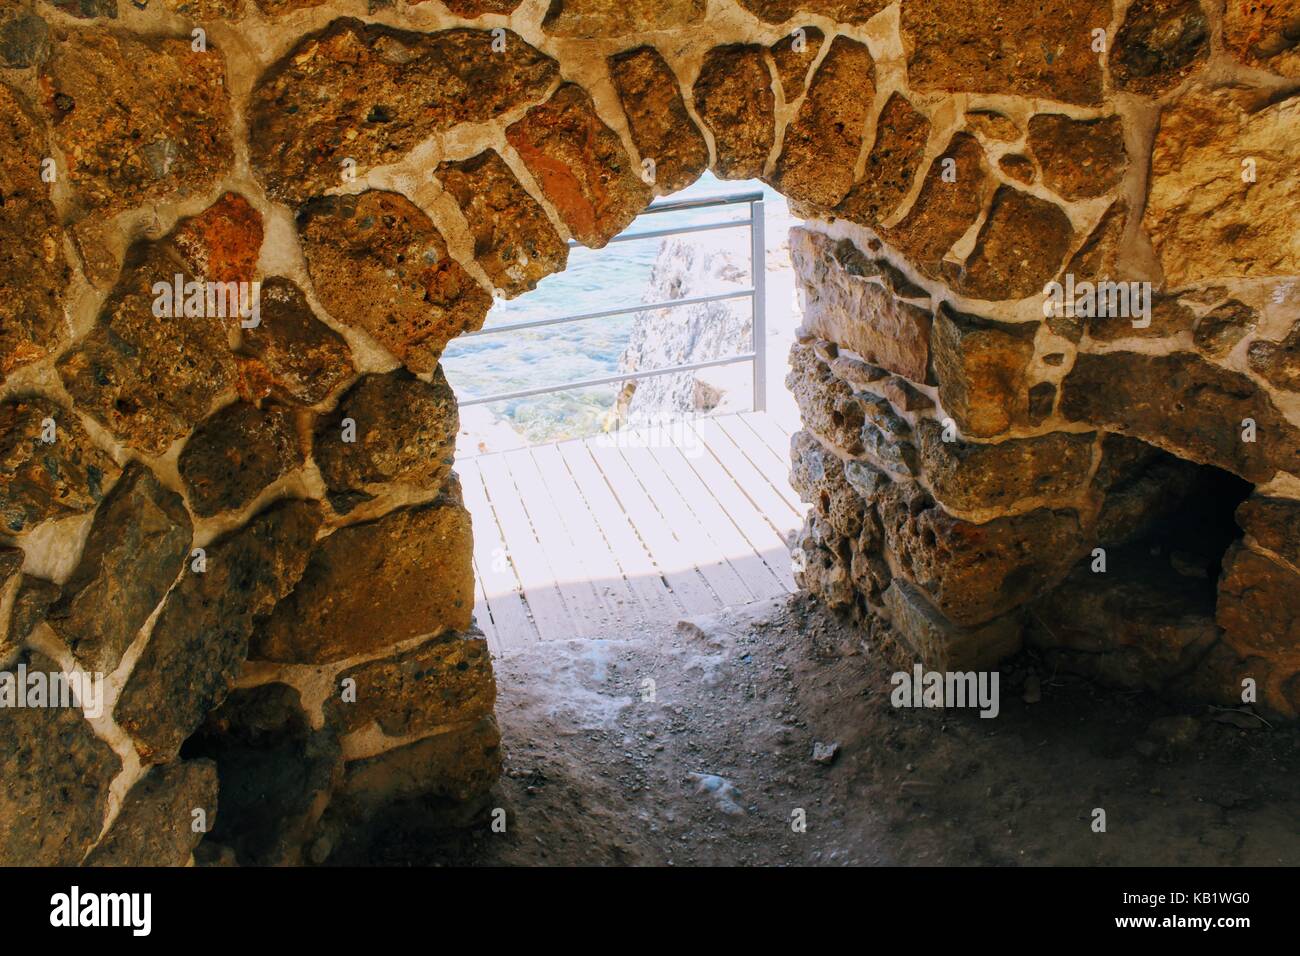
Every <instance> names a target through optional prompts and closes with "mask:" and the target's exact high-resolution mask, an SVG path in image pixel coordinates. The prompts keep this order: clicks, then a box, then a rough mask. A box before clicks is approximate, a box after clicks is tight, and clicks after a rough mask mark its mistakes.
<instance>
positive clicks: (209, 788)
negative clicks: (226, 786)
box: [86, 760, 217, 866]
mask: <svg viewBox="0 0 1300 956" xmlns="http://www.w3.org/2000/svg"><path fill="white" fill-rule="evenodd" d="M195 810H201V811H203V816H202V819H201V820H198V819H197V818H196V817H195V815H194V811H195ZM216 819H217V766H216V764H214V763H213V762H212V761H210V760H178V761H176V762H175V763H170V764H167V765H166V766H163V767H153V768H152V769H150V770H149V771H148V772H147V773H146V774H145V775H144V776H143V777H142V778H141V779H140V780H138V781H137V782H136V784H135V786H133V787H132V788H131V791H130V792H129V793H128V794H127V795H126V800H125V801H124V802H123V803H122V809H121V811H120V812H119V813H118V815H117V819H115V820H114V821H113V825H112V827H111V828H110V829H109V831H108V833H107V834H106V835H105V836H104V839H102V840H101V841H100V842H99V844H98V845H97V846H96V847H95V849H93V850H92V851H91V852H90V855H89V856H88V857H86V865H87V866H186V865H187V864H188V863H189V861H190V854H191V853H192V852H194V848H195V847H196V846H197V845H198V843H199V841H200V840H201V839H203V835H204V833H205V832H206V831H205V830H204V829H198V830H195V825H196V823H198V824H199V825H200V826H205V827H207V828H209V829H210V828H211V827H212V825H213V823H214V822H215V821H216Z"/></svg>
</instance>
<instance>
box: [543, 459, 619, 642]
mask: <svg viewBox="0 0 1300 956" xmlns="http://www.w3.org/2000/svg"><path fill="white" fill-rule="evenodd" d="M533 461H534V463H535V464H536V465H537V470H538V471H540V472H541V474H542V481H544V482H545V483H546V488H547V490H548V491H549V492H550V493H551V500H552V501H553V502H554V503H555V510H556V513H557V514H558V515H559V517H560V520H561V521H563V522H564V527H565V528H567V529H568V532H569V537H571V538H572V539H573V544H574V546H575V547H576V548H577V551H578V557H579V559H580V560H581V562H582V566H583V568H584V569H585V570H586V572H587V579H588V580H589V581H590V582H591V584H592V587H593V588H594V589H595V591H596V596H597V597H598V598H599V599H600V601H601V603H602V604H604V606H605V609H606V611H608V612H609V615H610V618H611V619H612V621H613V623H614V624H616V625H618V626H620V627H621V626H624V625H628V624H636V623H638V622H640V621H642V620H643V618H642V616H641V604H640V602H639V601H637V599H636V595H635V594H633V593H632V589H631V588H630V587H629V586H628V583H627V581H626V580H625V579H624V577H623V568H622V567H621V566H620V565H619V563H618V558H617V557H616V556H615V555H614V552H613V551H611V550H610V547H609V544H608V543H607V542H606V541H605V536H604V535H603V534H602V533H601V530H600V527H599V526H598V525H597V524H596V520H595V518H594V517H592V513H591V506H590V505H589V504H587V501H586V500H585V499H584V498H583V497H582V494H581V492H579V490H578V484H577V482H576V481H575V480H574V477H573V475H571V474H570V473H569V468H568V466H567V465H566V464H565V463H564V459H563V458H562V457H561V456H560V452H559V450H558V449H557V448H556V447H555V445H553V444H552V445H537V446H535V447H534V448H533Z"/></svg>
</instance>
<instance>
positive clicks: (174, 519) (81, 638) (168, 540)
mask: <svg viewBox="0 0 1300 956" xmlns="http://www.w3.org/2000/svg"><path fill="white" fill-rule="evenodd" d="M192 532H193V527H192V526H191V524H190V516H189V513H188V512H187V511H186V510H185V503H184V502H183V501H182V500H181V496H180V495H178V494H176V493H175V492H173V491H168V490H167V489H166V488H164V487H162V485H160V484H159V483H158V479H156V478H155V477H154V476H153V473H152V472H150V471H149V469H148V468H146V467H145V466H144V465H142V464H139V463H132V464H131V465H128V466H127V469H126V471H125V472H123V474H122V478H121V480H119V481H118V483H117V484H116V485H114V486H113V490H112V491H111V492H110V493H109V495H108V497H107V498H106V499H105V500H104V503H103V505H102V506H101V507H100V509H99V511H98V512H97V513H96V514H95V520H94V522H93V523H92V524H91V526H90V535H89V537H87V539H86V545H85V548H84V549H83V550H82V552H81V561H80V562H79V563H78V564H77V567H76V569H75V570H74V571H73V572H72V576H71V577H69V578H68V580H67V582H66V583H65V584H64V586H63V593H62V596H61V597H60V598H59V600H58V601H57V602H55V603H54V604H53V605H52V606H51V607H50V609H49V611H48V613H47V615H46V623H47V624H48V625H49V626H50V627H51V628H52V629H53V630H54V632H55V633H56V634H58V635H59V637H61V638H62V639H63V642H64V643H65V644H67V645H68V647H69V649H71V651H72V653H73V654H74V655H75V656H76V658H77V660H78V661H80V662H81V664H82V666H84V667H85V668H86V669H87V670H88V671H91V672H101V673H104V674H107V673H109V672H110V671H112V670H114V669H115V668H116V667H117V665H118V663H119V662H120V661H121V659H122V654H123V652H124V651H125V650H126V649H127V647H128V646H129V645H130V644H131V642H132V641H133V640H135V637H136V634H137V633H138V632H139V630H140V628H141V626H143V624H144V622H145V621H146V620H148V618H149V615H150V614H152V613H153V611H154V608H156V607H157V606H158V602H159V601H161V600H162V599H163V595H164V594H166V593H167V589H168V588H170V587H171V586H172V582H173V581H175V580H176V575H177V574H178V573H179V572H180V570H181V567H182V564H183V563H184V561H185V556H186V555H187V554H188V553H189V550H190V540H191V535H192Z"/></svg>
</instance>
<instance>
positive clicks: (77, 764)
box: [0, 652, 122, 866]
mask: <svg viewBox="0 0 1300 956" xmlns="http://www.w3.org/2000/svg"><path fill="white" fill-rule="evenodd" d="M19 665H25V666H26V667H27V669H28V671H29V672H31V671H39V672H41V673H44V674H52V673H55V672H57V671H58V670H59V666H58V665H57V664H56V663H54V662H53V661H51V660H49V659H48V658H46V657H43V656H42V655H40V654H36V653H34V652H28V653H24V654H23V655H22V656H20V657H19V659H18V660H17V661H15V662H14V665H13V668H12V671H13V672H14V673H15V674H16V673H17V668H18V666H19ZM121 767H122V762H121V760H120V759H118V756H117V755H116V754H115V753H113V749H112V748H111V747H109V745H108V744H106V743H104V741H102V740H100V739H99V738H98V737H97V736H95V733H94V731H93V730H91V728H90V724H89V723H87V722H86V720H85V718H84V717H83V716H82V714H81V711H80V710H79V709H77V708H75V707H71V708H68V707H0V866H76V865H77V864H79V863H80V862H81V860H82V857H84V856H85V854H86V851H87V850H89V849H90V846H91V844H93V843H94V842H95V840H96V839H98V838H99V833H100V830H101V829H102V828H103V825H104V813H105V811H106V810H107V808H108V788H109V784H111V783H112V781H113V778H114V777H115V776H117V774H118V771H119V770H121Z"/></svg>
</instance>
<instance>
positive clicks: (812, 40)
mask: <svg viewBox="0 0 1300 956" xmlns="http://www.w3.org/2000/svg"><path fill="white" fill-rule="evenodd" d="M825 38H826V34H824V33H823V32H822V31H821V30H819V29H818V28H817V27H815V26H806V27H796V28H795V29H794V30H792V31H791V32H790V33H789V34H787V35H786V36H783V37H782V38H781V39H779V40H777V41H776V42H775V43H773V44H772V62H773V63H775V64H776V75H777V76H778V77H780V79H781V89H782V92H783V93H784V94H785V101H786V102H787V103H793V102H794V101H795V100H797V99H798V98H799V97H801V96H803V94H804V91H805V90H807V88H808V69H809V68H810V67H811V66H812V65H813V63H814V61H816V59H817V54H818V53H819V52H820V51H821V45H822V40H824V39H825Z"/></svg>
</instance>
